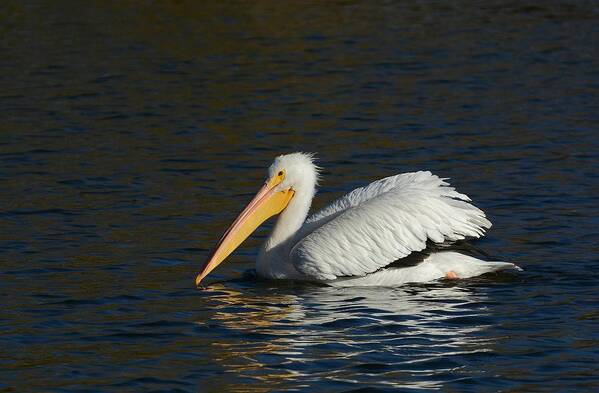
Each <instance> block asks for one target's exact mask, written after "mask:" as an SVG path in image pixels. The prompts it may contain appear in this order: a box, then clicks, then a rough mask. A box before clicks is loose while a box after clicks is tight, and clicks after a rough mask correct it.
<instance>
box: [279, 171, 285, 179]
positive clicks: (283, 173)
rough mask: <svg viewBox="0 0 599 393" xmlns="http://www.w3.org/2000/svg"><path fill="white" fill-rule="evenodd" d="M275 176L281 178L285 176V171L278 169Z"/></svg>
mask: <svg viewBox="0 0 599 393" xmlns="http://www.w3.org/2000/svg"><path fill="white" fill-rule="evenodd" d="M277 176H278V177H280V178H281V180H283V179H284V178H285V171H279V173H277Z"/></svg>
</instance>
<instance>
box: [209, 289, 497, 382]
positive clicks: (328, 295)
mask: <svg viewBox="0 0 599 393" xmlns="http://www.w3.org/2000/svg"><path fill="white" fill-rule="evenodd" d="M209 291H211V293H210V302H211V306H210V307H212V308H213V312H214V313H213V315H212V316H211V318H210V320H209V323H211V324H215V325H218V326H220V327H223V328H225V329H227V330H228V331H229V333H228V334H225V335H224V336H226V337H222V338H219V339H218V340H216V341H214V342H212V343H211V345H212V348H211V349H212V352H213V353H214V361H215V362H216V363H217V364H219V365H220V366H221V367H222V368H223V369H224V370H226V372H234V373H235V374H236V375H244V376H247V377H248V378H251V379H254V380H257V381H261V382H267V383H268V384H267V385H264V386H258V385H261V384H256V385H251V386H250V385H247V386H244V387H241V388H242V390H243V389H245V390H251V391H262V390H269V389H270V388H273V386H277V387H279V388H281V387H289V386H290V385H293V386H295V387H297V386H304V385H302V384H304V383H305V384H310V383H312V382H316V381H319V380H322V379H323V378H325V379H327V380H329V381H332V382H333V383H340V384H342V386H343V384H344V383H346V384H347V383H353V382H355V381H356V380H358V379H359V380H360V381H362V382H364V380H365V378H366V380H368V379H369V378H371V379H372V383H376V384H380V385H387V386H396V387H399V386H401V387H410V388H440V387H441V386H442V384H443V383H444V382H446V381H448V380H456V379H459V378H463V377H468V376H470V375H471V374H472V370H466V369H465V367H464V366H463V365H461V364H458V363H456V361H455V360H452V359H455V356H456V355H457V356H458V357H459V356H461V355H464V356H468V355H471V354H476V353H481V352H489V351H490V350H491V349H490V342H489V340H488V339H485V338H483V337H482V335H481V334H480V332H481V331H483V330H484V329H485V328H486V327H487V326H488V322H487V321H488V318H486V316H487V315H488V312H487V309H486V307H485V305H484V302H485V300H486V298H485V296H483V295H480V294H475V293H473V292H472V291H471V290H469V289H465V288H461V287H459V286H443V285H435V286H421V287H408V288H407V289H406V288H397V289H389V288H331V287H301V288H299V289H298V288H297V287H293V288H289V287H275V288H268V289H266V290H264V288H257V289H251V290H248V289H247V288H244V289H243V290H236V289H232V288H229V287H225V286H224V285H217V286H215V287H211V288H210V289H209ZM242 291H243V292H242ZM358 374H360V378H356V376H357V375H358ZM273 384H274V385H273ZM298 384H299V385H298Z"/></svg>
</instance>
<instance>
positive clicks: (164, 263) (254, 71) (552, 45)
mask: <svg viewBox="0 0 599 393" xmlns="http://www.w3.org/2000/svg"><path fill="white" fill-rule="evenodd" d="M598 20H599V8H598V7H597V5H596V3H595V2H590V1H589V2H585V1H579V2H557V1H555V2H554V1H551V2H525V3H520V2H504V1H491V2H485V3H483V4H477V5H475V4H473V3H470V2H460V1H458V2H453V3H446V2H428V1H413V2H359V1H331V2H311V1H309V2H296V3H293V2H291V3H289V4H287V3H285V4H284V3H281V2H274V1H272V2H271V1H263V2H236V1H223V2H214V3H210V4H205V3H204V2H194V1H185V0H183V1H164V2H147V3H144V2H137V1H119V2H106V1H86V2H79V1H58V2H56V1H43V0H37V1H34V0H28V1H13V0H8V1H7V2H3V3H2V5H0V21H1V23H0V32H1V33H2V34H0V48H1V49H2V51H1V52H2V56H0V105H1V107H2V111H0V196H1V202H2V203H1V206H0V277H1V279H0V294H1V299H2V303H1V307H2V312H1V313H0V346H1V348H2V351H0V391H2V392H28V391H39V392H42V391H43V392H97V391H114V392H140V391H143V392H152V391H155V392H158V391H161V392H197V391H201V392H223V391H238V392H271V391H322V392H325V391H326V392H345V391H364V392H366V391H369V392H370V391H372V392H394V391H402V392H410V391H422V390H425V391H426V390H441V391H445V392H481V391H489V392H491V391H505V392H524V391H525V392H556V391H559V392H574V391H580V392H591V391H596V390H599V369H598V366H597V365H598V364H599V309H598V305H599V296H598V295H597V294H598V285H597V282H598V279H599V275H598V273H597V272H598V271H599V257H598V255H599V246H598V244H599V229H598V228H599V209H598V205H599V197H598V195H599V179H598V175H599V160H598V158H599V136H598V135H599V134H598V130H597V124H598V121H599V115H598V114H599V100H598V94H597V93H598V90H599V71H598V70H599V68H598V67H597V59H598V57H597V48H598V46H597V37H598V34H599V23H598ZM298 150H299V151H310V152H316V153H318V164H319V165H320V166H322V167H323V168H324V169H323V180H322V184H321V189H320V191H319V193H318V194H317V197H316V200H315V201H314V204H313V209H318V208H320V207H323V206H325V205H326V203H327V202H330V201H331V200H333V199H334V198H335V197H337V196H340V195H342V194H343V193H345V192H348V191H350V190H351V189H353V188H355V187H358V186H361V185H364V184H367V183H368V182H370V181H372V180H374V179H378V178H381V177H385V176H389V175H393V174H396V173H400V172H408V171H414V170H431V171H432V172H433V173H435V174H438V175H439V176H441V177H448V178H451V180H450V181H451V183H452V185H454V186H456V187H457V189H458V190H459V191H461V192H463V193H466V194H468V195H469V196H470V197H471V198H472V199H473V200H474V202H475V204H476V205H477V206H479V207H480V208H482V209H483V210H485V211H486V212H487V214H488V216H489V218H490V220H491V221H492V222H493V224H494V226H493V228H491V230H490V231H489V232H488V234H487V237H485V238H484V239H482V240H480V241H479V242H478V245H479V246H481V247H482V248H483V249H485V250H486V251H487V252H489V253H490V254H492V255H497V256H500V257H501V258H503V259H504V260H507V261H512V262H515V263H517V264H518V265H520V266H521V267H522V268H523V269H524V271H523V272H521V273H498V274H488V275H485V276H482V277H478V278H473V279H468V280H460V281H455V282H443V281H442V282H435V283H430V284H426V285H422V284H420V285H407V286H402V287H399V288H331V287H326V286H318V285H309V284H302V283H293V282H271V281H263V280H259V279H257V278H255V277H254V276H252V275H251V274H245V273H244V272H246V271H247V270H248V269H251V268H252V267H253V264H254V260H255V256H256V252H257V248H258V246H259V245H260V243H261V242H262V241H263V240H264V239H265V237H266V236H267V235H268V229H269V227H270V225H271V224H267V225H266V226H265V227H264V228H263V229H260V230H259V231H258V232H257V233H256V234H255V236H253V237H251V238H250V239H248V241H246V243H244V245H243V247H241V248H240V249H239V250H237V251H236V252H235V253H234V254H233V255H232V256H231V257H230V258H229V260H228V261H227V262H226V263H224V264H223V265H221V266H220V267H219V268H218V269H217V270H216V271H215V272H214V273H213V274H211V276H210V278H209V281H210V283H211V284H212V285H210V286H209V287H208V288H207V289H205V290H198V289H196V288H195V286H194V278H195V274H196V273H197V272H198V270H199V269H200V267H201V264H202V263H203V261H204V259H205V258H206V256H207V253H208V252H209V250H210V248H211V247H212V246H213V245H214V244H215V242H216V241H217V240H218V238H219V236H220V235H221V234H222V232H223V231H224V230H225V228H226V227H227V226H228V224H229V223H230V222H231V221H232V220H233V219H234V217H235V215H236V214H237V213H238V212H239V211H240V210H241V209H242V207H243V205H244V204H245V203H247V202H248V201H249V200H250V198H251V195H252V194H253V193H254V192H256V191H257V189H258V188H259V186H260V185H261V183H262V181H263V180H264V176H265V170H266V168H267V166H268V165H269V164H270V162H271V160H272V159H273V158H274V157H275V156H276V155H279V154H282V153H288V152H292V151H298Z"/></svg>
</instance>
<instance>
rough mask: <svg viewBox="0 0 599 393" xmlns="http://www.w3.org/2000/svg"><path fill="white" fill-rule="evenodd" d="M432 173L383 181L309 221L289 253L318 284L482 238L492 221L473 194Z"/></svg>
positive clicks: (412, 174) (354, 191) (297, 265)
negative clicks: (430, 246)
mask: <svg viewBox="0 0 599 393" xmlns="http://www.w3.org/2000/svg"><path fill="white" fill-rule="evenodd" d="M445 180H447V179H441V178H439V177H438V176H435V175H433V174H431V173H430V172H428V171H427V172H412V173H404V174H401V175H397V176H391V177H388V178H385V179H381V180H378V181H376V182H373V183H371V184H370V185H368V186H366V187H362V188H358V189H355V190H353V191H352V192H350V193H349V194H347V195H345V196H344V197H342V198H340V199H338V200H336V201H335V202H333V203H332V204H330V205H329V206H327V207H325V208H324V209H323V210H321V211H320V212H318V213H316V214H315V215H313V216H312V217H310V218H309V219H308V220H306V224H305V225H304V226H303V227H302V229H301V230H300V232H299V235H298V239H299V241H297V243H296V245H295V246H294V247H293V249H292V250H291V253H290V257H291V261H292V262H293V264H294V266H295V268H296V269H297V270H298V271H300V272H301V273H303V274H305V275H307V276H309V277H312V278H314V279H317V280H333V279H335V278H338V277H343V276H363V275H366V274H368V273H372V272H374V271H376V270H378V269H380V268H381V267H384V266H386V265H388V264H390V263H392V262H394V261H396V260H398V259H400V258H403V257H406V256H408V255H409V254H410V253H412V252H415V251H421V250H423V249H425V248H426V243H427V240H430V241H433V242H435V243H443V242H445V241H448V240H449V241H456V240H462V239H464V238H466V237H480V236H482V235H483V234H484V232H485V229H487V228H490V227H491V223H490V222H489V220H487V218H486V217H485V214H484V213H483V211H482V210H480V209H478V208H477V207H475V206H473V205H471V204H470V203H468V202H470V198H468V196H466V195H464V194H461V193H459V192H457V191H456V190H455V189H454V188H453V187H450V186H449V184H448V183H447V182H446V181H445Z"/></svg>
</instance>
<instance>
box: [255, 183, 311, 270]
mask: <svg viewBox="0 0 599 393" xmlns="http://www.w3.org/2000/svg"><path fill="white" fill-rule="evenodd" d="M315 187H316V184H311V186H310V187H304V189H299V190H296V191H295V194H294V195H293V198H292V199H291V201H290V202H289V204H288V205H287V207H286V208H285V210H283V212H282V213H281V214H279V217H278V219H277V222H276V223H275V226H274V228H273V230H272V233H271V234H270V237H269V238H268V239H267V240H266V242H264V244H263V245H262V248H261V249H260V253H259V254H258V259H257V261H256V270H257V271H258V273H259V274H261V275H263V276H271V277H275V276H276V278H286V277H282V276H281V274H283V273H281V274H278V273H276V272H277V271H280V272H282V271H284V270H285V265H287V263H286V262H288V259H289V251H291V247H293V245H294V244H295V241H294V239H295V236H294V235H295V234H296V233H297V231H298V230H299V229H300V228H301V226H302V225H303V223H304V221H305V220H306V217H307V216H308V211H309V210H310V205H311V204H312V198H313V197H314V193H315ZM283 275H286V274H283Z"/></svg>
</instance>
